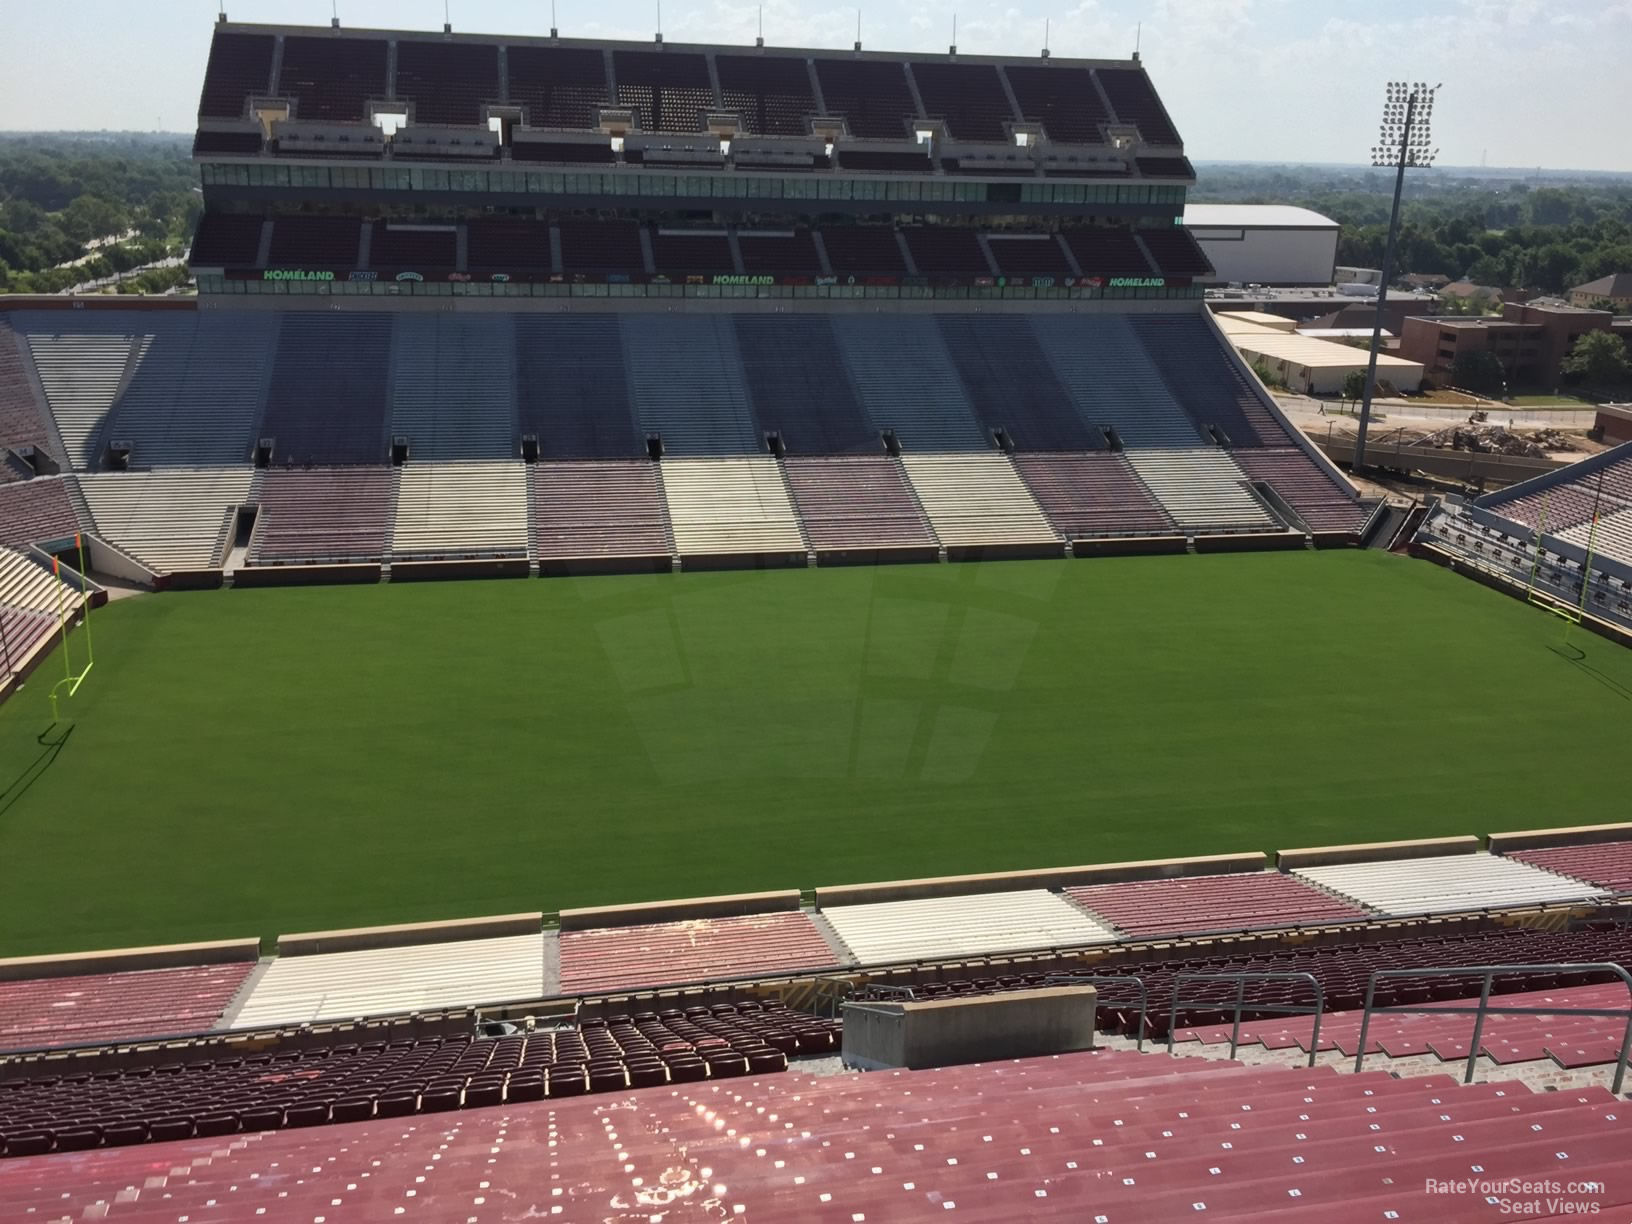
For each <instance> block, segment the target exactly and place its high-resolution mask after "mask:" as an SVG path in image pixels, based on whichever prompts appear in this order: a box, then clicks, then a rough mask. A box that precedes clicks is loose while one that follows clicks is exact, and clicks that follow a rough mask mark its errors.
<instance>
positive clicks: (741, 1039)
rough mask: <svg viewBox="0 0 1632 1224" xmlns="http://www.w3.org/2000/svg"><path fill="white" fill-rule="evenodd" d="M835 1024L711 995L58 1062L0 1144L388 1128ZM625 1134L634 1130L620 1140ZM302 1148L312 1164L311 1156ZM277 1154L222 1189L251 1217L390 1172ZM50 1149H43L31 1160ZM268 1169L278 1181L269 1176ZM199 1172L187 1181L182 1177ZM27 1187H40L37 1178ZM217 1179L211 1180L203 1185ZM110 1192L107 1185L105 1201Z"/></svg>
mask: <svg viewBox="0 0 1632 1224" xmlns="http://www.w3.org/2000/svg"><path fill="white" fill-rule="evenodd" d="M838 1029H839V1023H838V1022H837V1021H833V1020H819V1019H816V1018H814V1017H811V1016H806V1015H803V1014H801V1013H798V1012H794V1011H789V1010H788V1009H786V1008H783V1007H782V1006H780V1005H779V1004H775V1003H767V1004H763V1005H762V1004H759V1003H742V1004H740V1005H733V1004H718V1005H716V1006H714V1007H712V1008H707V1007H691V1008H687V1009H686V1010H684V1011H681V1010H679V1009H677V1008H676V1009H669V1010H665V1011H663V1012H661V1013H657V1012H641V1013H638V1014H637V1015H634V1016H629V1015H613V1016H611V1017H609V1018H607V1019H606V1020H586V1021H585V1022H584V1023H583V1025H582V1026H581V1027H578V1026H573V1027H562V1028H555V1029H545V1028H541V1029H537V1030H535V1031H533V1032H530V1033H527V1034H525V1035H518V1036H513V1037H503V1038H499V1039H497V1040H493V1039H472V1038H471V1037H470V1036H468V1035H464V1034H460V1035H458V1036H450V1037H438V1038H427V1039H423V1040H420V1041H412V1040H407V1039H404V1040H400V1041H394V1042H391V1043H390V1044H387V1043H385V1042H383V1041H375V1042H368V1043H366V1044H362V1045H353V1044H340V1045H336V1046H333V1047H330V1046H320V1047H317V1048H315V1049H306V1050H290V1051H284V1052H279V1053H275V1054H273V1053H248V1054H247V1055H245V1056H243V1057H231V1058H224V1059H215V1060H210V1061H195V1062H191V1063H187V1064H185V1065H183V1064H179V1063H177V1064H165V1065H160V1066H158V1067H157V1068H154V1067H142V1068H138V1069H135V1070H131V1071H126V1072H123V1073H119V1072H113V1073H108V1074H105V1075H99V1076H97V1077H96V1078H94V1079H92V1078H90V1077H88V1076H86V1077H71V1078H70V1079H66V1080H58V1079H57V1078H56V1077H54V1076H53V1077H47V1078H43V1079H39V1080H23V1081H14V1082H11V1083H8V1084H7V1085H6V1088H5V1089H4V1090H0V1145H3V1146H0V1154H4V1155H8V1156H28V1155H36V1154H44V1153H46V1152H50V1151H52V1150H55V1151H58V1152H87V1151H88V1150H90V1149H93V1148H98V1147H103V1146H106V1147H109V1148H117V1147H123V1146H126V1145H129V1144H142V1143H148V1142H152V1143H160V1142H164V1141H166V1140H181V1139H189V1138H193V1137H195V1136H196V1137H200V1138H208V1139H210V1140H211V1146H212V1147H214V1146H215V1145H216V1144H219V1143H220V1142H221V1140H220V1137H221V1136H224V1135H232V1134H236V1133H238V1132H239V1131H243V1132H244V1133H246V1134H249V1133H254V1132H270V1131H279V1130H288V1131H291V1132H295V1131H300V1130H303V1129H305V1128H308V1127H313V1126H322V1125H324V1124H325V1123H330V1122H366V1121H368V1120H370V1119H373V1118H379V1119H391V1121H389V1122H387V1123H385V1125H388V1126H390V1127H392V1128H393V1129H394V1131H395V1132H396V1133H397V1134H398V1135H399V1136H400V1135H402V1134H404V1128H406V1130H407V1134H410V1135H411V1134H412V1133H413V1130H414V1129H415V1128H416V1126H417V1125H418V1124H417V1123H416V1122H414V1121H413V1120H412V1117H411V1116H412V1115H415V1114H440V1113H446V1112H449V1111H453V1110H461V1109H464V1110H475V1109H481V1108H482V1107H485V1106H493V1105H503V1104H508V1105H511V1106H521V1105H523V1104H525V1103H527V1102H532V1101H542V1100H544V1099H546V1098H549V1099H551V1100H552V1101H553V1100H555V1099H556V1098H564V1097H573V1096H582V1095H584V1094H585V1093H602V1092H619V1093H623V1092H627V1090H629V1089H630V1088H640V1087H660V1086H662V1085H666V1084H671V1083H673V1084H699V1083H705V1084H706V1082H709V1081H714V1080H727V1079H736V1078H739V1077H742V1076H746V1075H767V1074H771V1073H779V1072H785V1071H786V1069H787V1066H788V1056H789V1055H790V1054H822V1053H827V1052H829V1051H832V1050H833V1049H835V1048H836V1047H837V1045H838ZM704 1090H705V1091H706V1088H705V1089H704ZM498 1115H499V1111H491V1112H489V1113H487V1114H484V1115H476V1116H484V1117H494V1116H498ZM528 1116H531V1115H530V1114H529V1115H528ZM539 1116H540V1117H542V1114H540V1115H539ZM461 1125H462V1124H461V1123H459V1122H453V1121H452V1120H450V1119H442V1120H441V1121H440V1122H439V1124H438V1126H437V1128H436V1129H437V1130H438V1131H440V1132H442V1133H443V1134H444V1135H446V1134H447V1133H448V1131H449V1130H450V1129H451V1130H452V1132H453V1133H454V1134H455V1135H457V1133H458V1131H459V1130H460V1129H461ZM540 1134H542V1131H541V1132H540ZM603 1135H604V1132H603ZM343 1136H344V1137H342V1135H339V1134H337V1135H335V1136H324V1138H325V1144H326V1148H327V1151H328V1155H327V1156H326V1157H317V1156H302V1157H301V1158H300V1160H299V1163H300V1164H301V1165H302V1166H305V1167H308V1168H322V1167H323V1166H324V1165H325V1164H326V1165H327V1166H328V1167H329V1168H330V1169H334V1168H335V1167H336V1166H335V1164H334V1160H335V1156H334V1152H335V1145H336V1144H337V1143H338V1144H339V1151H340V1152H341V1153H346V1152H349V1151H350V1150H351V1148H350V1145H351V1143H353V1142H355V1141H357V1139H358V1138H359V1132H358V1129H357V1128H356V1127H351V1128H348V1130H347V1131H345V1132H343ZM292 1137H293V1136H292V1135H287V1136H275V1135H270V1134H268V1135H265V1136H263V1139H264V1140H266V1141H271V1142H273V1143H274V1144H275V1143H277V1142H278V1141H279V1140H280V1139H285V1138H292ZM518 1137H519V1136H518ZM633 1138H634V1137H633V1136H630V1145H631V1146H634V1144H633V1142H632V1141H633ZM484 1142H485V1143H487V1145H488V1146H487V1149H486V1150H487V1151H488V1152H489V1153H499V1152H502V1151H503V1150H504V1148H503V1146H502V1145H503V1143H504V1134H503V1132H500V1133H499V1134H497V1135H495V1136H494V1137H493V1138H492V1139H491V1140H484ZM603 1142H604V1139H603ZM240 1148H241V1145H240V1144H238V1143H232V1144H230V1145H228V1146H227V1148H226V1149H225V1151H224V1152H223V1155H224V1156H225V1155H227V1154H230V1153H232V1152H235V1151H238V1150H240ZM187 1150H189V1149H188V1146H187V1145H185V1144H180V1143H166V1145H165V1147H164V1148H162V1149H159V1150H158V1151H155V1152H147V1153H144V1155H145V1158H146V1159H147V1160H148V1161H151V1160H152V1159H154V1157H155V1156H156V1155H159V1154H160V1153H161V1152H162V1153H163V1155H160V1159H163V1158H164V1156H173V1157H174V1158H175V1159H182V1157H180V1156H177V1155H176V1153H178V1152H185V1151H187ZM217 1150H220V1149H217ZM543 1150H545V1149H543V1148H542V1147H541V1148H540V1149H539V1151H540V1152H542V1151H543ZM444 1151H446V1148H444ZM313 1159H317V1160H318V1161H319V1164H318V1165H315V1166H314V1165H312V1164H311V1161H312V1160H313ZM342 1159H343V1157H342ZM487 1159H488V1160H489V1164H490V1165H492V1166H496V1165H498V1164H499V1161H498V1160H497V1159H494V1158H491V1157H489V1158H487ZM86 1161H92V1162H95V1167H94V1168H91V1167H83V1168H82V1169H81V1173H82V1176H83V1177H85V1178H86V1179H88V1180H86V1181H81V1182H80V1183H78V1185H79V1186H80V1188H81V1189H83V1187H84V1186H86V1185H87V1184H89V1185H91V1186H97V1185H98V1184H99V1183H97V1182H96V1180H95V1179H96V1170H99V1169H106V1168H111V1167H116V1166H115V1162H116V1161H117V1157H116V1155H115V1154H114V1153H112V1152H109V1153H98V1154H96V1155H91V1156H80V1157H79V1158H78V1159H77V1160H76V1161H73V1162H69V1163H71V1164H81V1165H83V1164H84V1162H86ZM203 1163H204V1164H206V1165H208V1164H209V1163H210V1162H208V1161H206V1162H203ZM276 1163H281V1162H275V1163H274V1165H269V1166H268V1167H267V1170H266V1172H267V1174H268V1175H269V1176H268V1177H267V1178H266V1180H265V1183H264V1184H265V1185H266V1187H267V1192H266V1193H265V1194H264V1195H261V1194H259V1193H257V1191H258V1189H259V1186H258V1183H260V1182H261V1181H262V1178H261V1175H260V1174H259V1173H247V1174H245V1175H244V1184H243V1187H242V1191H243V1193H237V1192H222V1193H223V1197H225V1196H226V1195H229V1194H230V1195H231V1196H232V1197H231V1198H230V1201H231V1202H232V1203H233V1204H234V1206H235V1207H240V1208H242V1209H243V1210H244V1211H245V1212H246V1213H248V1214H247V1215H246V1218H248V1219H257V1218H262V1217H263V1216H264V1213H265V1212H266V1211H267V1209H268V1208H267V1207H266V1206H261V1207H258V1208H257V1207H254V1206H253V1204H252V1203H251V1202H250V1199H255V1200H256V1201H260V1199H262V1198H263V1197H264V1199H265V1202H266V1203H267V1204H270V1205H271V1210H273V1211H275V1212H278V1213H280V1218H288V1217H287V1214H285V1213H287V1212H288V1211H290V1210H294V1209H296V1208H297V1204H298V1205H299V1207H301V1208H305V1209H306V1210H308V1211H309V1210H310V1209H311V1208H312V1207H318V1208H319V1209H320V1210H322V1209H327V1210H329V1211H330V1212H331V1213H332V1212H333V1210H334V1207H335V1205H336V1204H335V1196H336V1195H339V1196H340V1198H341V1201H342V1202H344V1201H346V1200H347V1199H349V1200H350V1201H351V1202H353V1203H361V1202H362V1201H363V1199H364V1198H366V1197H367V1195H366V1193H365V1194H364V1195H363V1196H358V1195H357V1194H356V1193H354V1191H355V1190H356V1188H357V1186H358V1185H359V1184H361V1185H362V1186H363V1187H364V1188H365V1190H366V1189H371V1188H373V1187H374V1186H376V1185H380V1186H383V1183H381V1182H379V1181H378V1180H377V1179H378V1178H379V1177H381V1176H385V1174H383V1173H382V1170H383V1168H384V1162H382V1161H379V1160H372V1161H370V1163H369V1166H368V1168H367V1170H361V1169H359V1171H355V1172H342V1173H340V1174H339V1180H338V1181H336V1182H335V1183H334V1184H332V1185H329V1184H328V1183H327V1182H326V1180H325V1179H322V1178H311V1179H310V1180H311V1181H312V1182H313V1183H322V1184H321V1185H316V1184H314V1186H313V1191H311V1192H308V1191H302V1190H300V1189H299V1187H300V1186H302V1185H305V1184H306V1183H307V1181H308V1178H301V1179H299V1180H298V1181H296V1182H290V1181H289V1180H288V1179H287V1178H285V1177H279V1176H277V1175H276V1174H275V1165H276ZM61 1164H62V1162H61V1161H53V1162H49V1163H48V1164H46V1165H44V1166H42V1168H44V1169H50V1168H56V1167H59V1166H60V1165H61ZM435 1167H436V1166H435V1165H434V1164H433V1165H432V1166H430V1168H432V1169H434V1168H435ZM540 1167H542V1165H540ZM25 1168H26V1166H24V1165H21V1164H18V1163H13V1162H8V1163H7V1164H6V1165H5V1166H0V1211H9V1210H10V1209H11V1207H12V1206H13V1205H15V1204H14V1202H13V1198H12V1196H13V1195H14V1193H15V1191H16V1189H17V1185H16V1181H17V1179H18V1174H17V1173H15V1172H13V1170H18V1169H25ZM424 1171H425V1170H422V1171H421V1175H420V1178H419V1180H418V1181H414V1182H406V1183H405V1184H408V1185H410V1186H416V1185H417V1186H420V1187H421V1188H425V1180H424V1177H423V1173H424ZM29 1176H30V1175H29V1174H28V1173H27V1172H24V1173H23V1174H22V1175H21V1178H22V1180H24V1181H27V1180H28V1179H29ZM483 1176H484V1177H485V1178H491V1177H493V1176H496V1174H495V1173H494V1171H493V1169H492V1168H491V1167H489V1168H488V1169H487V1171H486V1172H485V1173H484V1174H483ZM348 1179H349V1180H348ZM138 1180H140V1179H138ZM273 1183H278V1184H279V1185H282V1186H284V1187H285V1188H284V1189H282V1190H280V1191H273V1190H272V1189H271V1187H272V1184H273ZM197 1184H198V1183H197V1182H192V1181H190V1182H189V1189H190V1188H191V1187H193V1186H196V1185H197ZM486 1188H487V1183H486V1182H484V1184H483V1185H481V1186H478V1185H476V1184H475V1182H474V1180H472V1183H471V1185H470V1186H469V1187H468V1188H467V1189H466V1190H465V1191H463V1192H462V1193H461V1200H462V1202H461V1206H460V1208H459V1210H460V1212H461V1218H465V1217H464V1216H463V1213H464V1212H465V1211H466V1210H468V1208H467V1207H465V1206H464V1205H463V1201H464V1200H468V1199H469V1198H470V1197H471V1193H472V1192H474V1193H475V1197H477V1198H483V1197H484V1196H483V1195H482V1194H481V1193H480V1191H481V1190H483V1189H486ZM32 1189H33V1192H34V1193H38V1192H39V1186H38V1183H37V1181H35V1182H34V1184H33V1186H32ZM540 1189H542V1186H541V1187H540ZM176 1191H177V1192H179V1193H180V1195H181V1207H180V1210H181V1211H182V1213H183V1214H186V1211H187V1209H188V1204H190V1203H191V1199H190V1197H189V1192H188V1190H186V1189H183V1188H182V1187H181V1185H180V1183H179V1181H178V1182H177V1184H176ZM291 1192H293V1196H291ZM216 1193H217V1192H216V1191H214V1190H211V1191H209V1194H210V1195H214V1194H216ZM419 1193H420V1191H419V1190H415V1189H411V1188H410V1189H408V1190H407V1191H406V1193H404V1191H403V1190H402V1188H401V1187H395V1186H394V1187H393V1190H392V1194H391V1197H392V1198H393V1199H394V1200H396V1201H397V1203H398V1204H399V1205H400V1203H401V1201H403V1200H405V1199H406V1200H407V1201H409V1202H410V1203H411V1202H412V1201H413V1199H414V1197H415V1196H416V1195H418V1194H419ZM425 1193H426V1195H427V1199H426V1200H424V1202H425V1204H426V1207H427V1209H429V1214H426V1215H423V1217H422V1218H428V1219H443V1218H446V1217H445V1215H444V1214H442V1213H440V1212H438V1211H437V1210H436V1209H435V1208H434V1206H433V1205H432V1203H431V1201H430V1198H429V1196H430V1195H431V1193H432V1191H431V1190H430V1189H428V1188H426V1189H425ZM69 1197H70V1198H71V1197H72V1195H71V1194H70V1196H69ZM308 1200H309V1201H308ZM51 1201H52V1202H53V1203H59V1204H60V1203H62V1202H64V1201H66V1200H64V1199H63V1197H62V1196H61V1195H58V1194H53V1195H52V1198H51ZM107 1201H108V1200H103V1205H104V1206H106V1205H107ZM141 1201H142V1200H141V1198H140V1196H127V1197H126V1198H125V1199H123V1200H120V1202H121V1205H122V1206H123V1207H125V1208H126V1209H125V1210H119V1211H118V1212H117V1214H119V1215H124V1216H127V1217H128V1218H131V1219H137V1220H151V1219H153V1218H154V1217H152V1216H151V1215H150V1214H146V1213H143V1212H142V1210H141V1208H140V1207H139V1203H140V1202H141ZM147 1201H149V1202H151V1203H155V1204H156V1203H160V1202H162V1203H163V1204H164V1205H165V1206H164V1210H165V1212H166V1216H165V1218H166V1219H167V1220H168V1219H170V1218H173V1217H174V1216H175V1213H176V1211H177V1210H178V1207H177V1205H176V1204H177V1201H178V1200H177V1197H176V1194H175V1193H172V1194H170V1195H168V1196H162V1195H151V1196H148V1199H147ZM544 1201H547V1200H544ZM213 1202H215V1199H214V1198H213V1197H205V1198H201V1199H200V1200H199V1202H198V1204H197V1205H196V1206H193V1207H192V1208H191V1209H192V1210H193V1211H194V1212H204V1213H205V1214H206V1215H207V1213H208V1206H207V1204H208V1203H213ZM132 1208H134V1209H135V1210H134V1211H132V1210H130V1209H132ZM365 1210H366V1209H365ZM416 1210H418V1209H417V1208H416ZM540 1214H546V1213H540ZM267 1218H270V1217H267ZM370 1218H372V1213H370Z"/></svg>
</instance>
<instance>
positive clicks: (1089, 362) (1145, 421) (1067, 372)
mask: <svg viewBox="0 0 1632 1224" xmlns="http://www.w3.org/2000/svg"><path fill="white" fill-rule="evenodd" d="M1031 328H1032V331H1033V333H1035V335H1036V337H1037V343H1038V344H1039V345H1040V346H1041V348H1042V351H1043V353H1044V354H1045V355H1046V356H1047V358H1048V360H1049V363H1050V364H1051V365H1052V366H1053V369H1054V373H1055V375H1056V376H1057V377H1058V378H1059V380H1060V384H1061V385H1062V386H1063V387H1064V388H1065V389H1066V390H1067V391H1068V392H1069V393H1070V395H1071V397H1072V399H1074V400H1075V401H1076V405H1077V411H1078V412H1079V413H1080V414H1081V416H1082V418H1083V420H1084V421H1086V422H1087V423H1088V424H1089V425H1093V426H1109V427H1110V428H1111V429H1113V430H1114V431H1115V432H1116V435H1117V439H1118V441H1120V442H1121V443H1122V445H1124V446H1129V447H1135V446H1137V447H1161V446H1175V447H1195V446H1199V445H1201V442H1202V438H1201V435H1200V434H1199V433H1198V432H1197V431H1196V426H1195V423H1194V422H1193V421H1191V419H1190V418H1189V417H1188V416H1187V415H1186V414H1185V411H1184V409H1183V408H1182V407H1181V406H1180V405H1179V402H1178V400H1176V399H1174V397H1173V394H1172V392H1170V391H1169V390H1168V389H1167V384H1166V383H1164V382H1163V381H1162V376H1161V374H1160V372H1159V371H1158V370H1157V369H1156V367H1155V365H1153V364H1152V363H1151V360H1150V357H1149V356H1148V355H1147V354H1146V352H1145V350H1144V347H1143V346H1142V345H1141V344H1140V343H1139V340H1138V337H1136V336H1135V335H1134V334H1133V330H1132V329H1131V328H1130V327H1129V326H1128V322H1127V320H1126V319H1125V318H1122V317H1121V316H1119V315H1099V316H1095V317H1093V318H1091V319H1089V318H1084V317H1083V316H1080V315H1069V314H1047V315H1034V316H1033V317H1032V318H1031Z"/></svg>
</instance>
